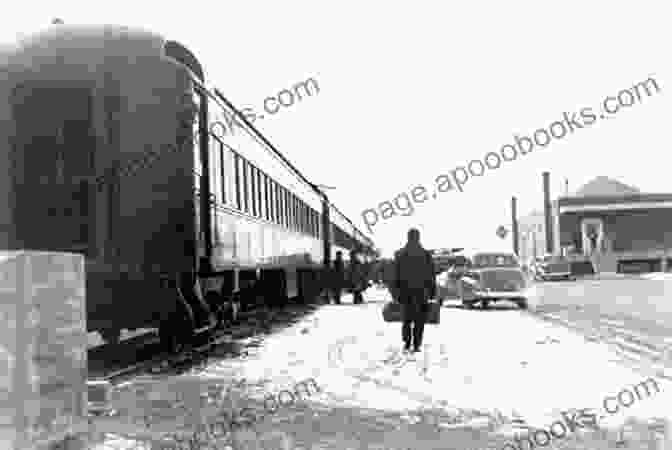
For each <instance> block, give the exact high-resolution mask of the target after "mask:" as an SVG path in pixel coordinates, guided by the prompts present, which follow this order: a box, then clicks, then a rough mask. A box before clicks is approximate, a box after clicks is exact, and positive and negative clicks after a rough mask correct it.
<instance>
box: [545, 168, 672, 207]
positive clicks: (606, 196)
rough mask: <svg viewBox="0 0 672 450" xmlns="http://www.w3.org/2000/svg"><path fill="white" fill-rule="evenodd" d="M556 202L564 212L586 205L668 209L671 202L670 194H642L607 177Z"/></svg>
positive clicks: (594, 181) (596, 179) (601, 177)
mask: <svg viewBox="0 0 672 450" xmlns="http://www.w3.org/2000/svg"><path fill="white" fill-rule="evenodd" d="M557 202H558V205H559V206H560V208H561V209H565V210H567V207H577V206H586V207H587V206H588V205H594V206H591V207H598V205H603V206H604V207H605V208H609V209H611V208H617V207H622V208H623V209H631V207H632V208H640V207H647V206H652V207H669V202H672V194H668V193H659V194H655V193H650V194H648V193H643V192H641V191H640V190H639V189H637V188H636V187H633V186H628V185H627V184H625V183H621V182H620V181H617V180H614V179H612V178H609V177H605V176H599V177H597V178H595V179H593V180H592V181H590V182H588V183H586V184H585V185H583V186H582V187H581V189H579V190H578V191H577V192H576V193H575V194H574V195H573V196H569V197H560V198H558V200H557ZM628 205H632V206H631V207H630V206H628ZM635 205H636V206H635ZM563 207H564V208H563Z"/></svg>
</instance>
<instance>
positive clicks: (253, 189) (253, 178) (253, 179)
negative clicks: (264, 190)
mask: <svg viewBox="0 0 672 450" xmlns="http://www.w3.org/2000/svg"><path fill="white" fill-rule="evenodd" d="M250 202H251V203H252V211H251V214H252V215H253V216H255V217H256V216H258V215H259V214H258V209H259V208H258V207H259V205H257V168H256V167H254V166H253V165H252V164H250Z"/></svg>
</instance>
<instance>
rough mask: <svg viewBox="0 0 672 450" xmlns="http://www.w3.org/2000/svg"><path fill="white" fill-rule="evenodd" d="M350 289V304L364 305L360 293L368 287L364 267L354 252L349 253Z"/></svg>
mask: <svg viewBox="0 0 672 450" xmlns="http://www.w3.org/2000/svg"><path fill="white" fill-rule="evenodd" d="M349 275H350V277H349V278H350V279H349V281H350V287H351V288H352V294H353V300H352V303H354V304H355V305H359V304H361V303H364V297H363V296H362V292H364V291H365V290H366V288H367V287H368V276H367V273H366V267H365V266H364V264H362V263H361V262H360V261H359V258H358V256H357V252H356V251H355V250H352V251H350V270H349Z"/></svg>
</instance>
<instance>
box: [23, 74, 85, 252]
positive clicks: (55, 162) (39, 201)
mask: <svg viewBox="0 0 672 450" xmlns="http://www.w3.org/2000/svg"><path fill="white" fill-rule="evenodd" d="M12 110H13V116H14V123H15V136H14V141H13V149H12V151H13V155H12V162H13V174H14V180H13V182H14V189H15V195H14V196H13V199H14V205H13V208H14V212H15V224H16V241H17V242H16V244H17V245H18V246H19V247H21V248H31V249H41V250H52V251H70V252H78V253H84V254H86V255H88V254H89V243H90V242H93V236H92V232H93V227H92V226H91V222H90V220H91V218H90V211H91V210H92V205H91V204H90V202H91V201H92V189H91V183H90V177H91V176H92V175H93V173H94V172H93V168H94V166H93V164H94V160H93V158H94V150H95V145H96V139H95V134H94V131H93V122H92V117H91V111H92V91H91V90H90V89H88V88H83V87H80V86H71V85H66V86H54V85H47V84H46V83H28V84H24V85H21V86H18V87H17V88H16V89H15V90H14V92H13V95H12Z"/></svg>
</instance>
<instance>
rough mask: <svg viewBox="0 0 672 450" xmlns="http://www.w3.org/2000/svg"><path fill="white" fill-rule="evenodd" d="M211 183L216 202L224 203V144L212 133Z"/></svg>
mask: <svg viewBox="0 0 672 450" xmlns="http://www.w3.org/2000/svg"><path fill="white" fill-rule="evenodd" d="M209 141H210V183H211V185H212V196H213V197H214V199H215V203H216V204H218V205H221V204H223V203H224V195H223V194H224V183H223V181H224V171H223V166H222V159H223V155H222V153H223V151H224V145H223V142H222V141H220V140H219V138H217V136H215V135H214V134H212V133H210V139H209Z"/></svg>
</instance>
